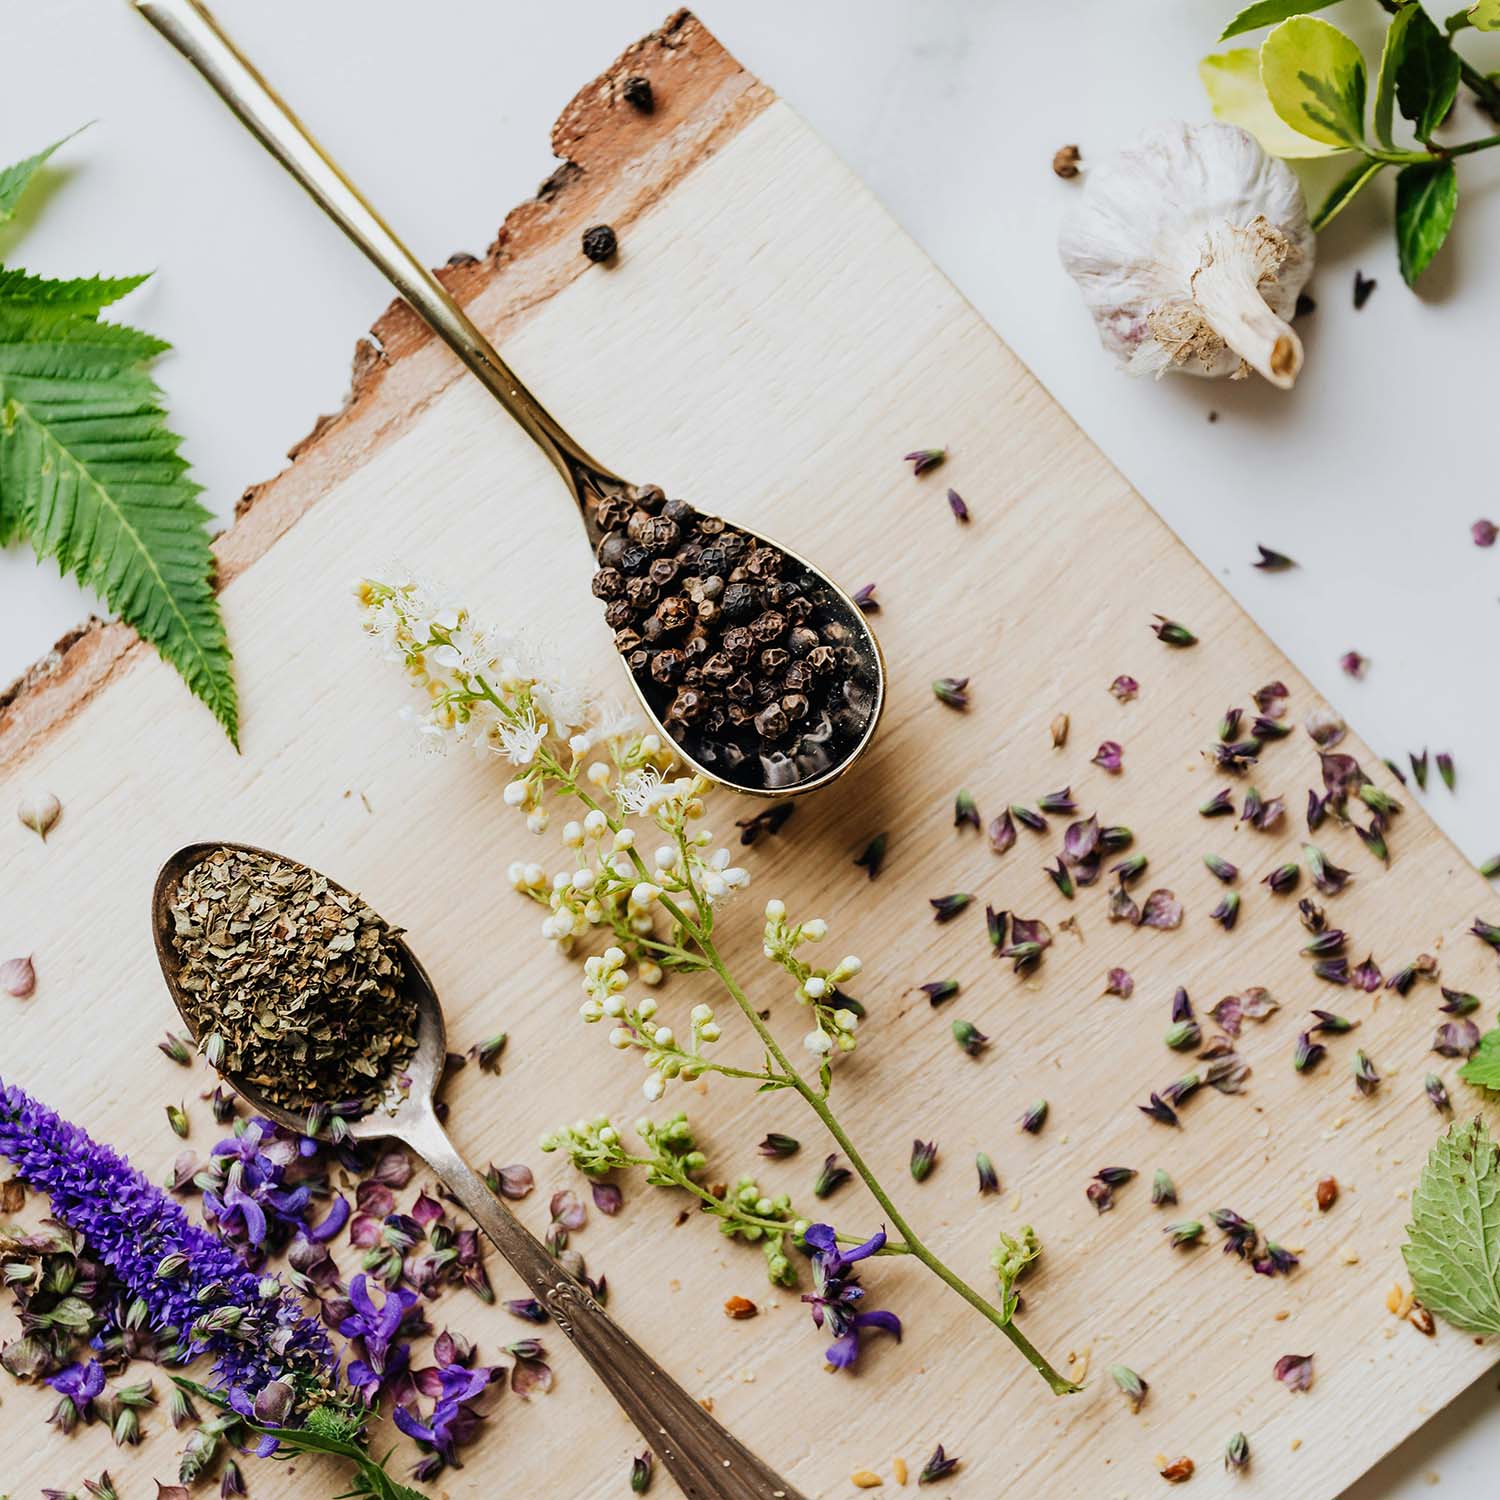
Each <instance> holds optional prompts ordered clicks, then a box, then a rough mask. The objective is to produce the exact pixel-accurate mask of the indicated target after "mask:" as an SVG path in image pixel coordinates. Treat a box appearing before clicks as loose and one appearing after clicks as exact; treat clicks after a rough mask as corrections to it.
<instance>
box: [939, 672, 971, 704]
mask: <svg viewBox="0 0 1500 1500" xmlns="http://www.w3.org/2000/svg"><path fill="white" fill-rule="evenodd" d="M932 691H933V693H934V694H935V695H936V697H937V700H938V702H939V703H946V704H947V705H948V707H949V708H957V709H965V708H967V707H968V706H969V679H968V678H967V677H939V678H937V679H936V680H935V681H934V682H933V684H932Z"/></svg>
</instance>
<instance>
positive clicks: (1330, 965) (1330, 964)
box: [1313, 958, 1349, 984]
mask: <svg viewBox="0 0 1500 1500" xmlns="http://www.w3.org/2000/svg"><path fill="white" fill-rule="evenodd" d="M1313 973H1314V974H1316V975H1317V976H1318V978H1319V979H1322V980H1325V981H1326V982H1327V983H1329V984H1348V983H1349V960H1348V959H1347V958H1320V959H1319V960H1318V961H1317V963H1315V964H1314V965H1313Z"/></svg>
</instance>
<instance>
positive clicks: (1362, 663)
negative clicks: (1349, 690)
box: [1339, 651, 1370, 679]
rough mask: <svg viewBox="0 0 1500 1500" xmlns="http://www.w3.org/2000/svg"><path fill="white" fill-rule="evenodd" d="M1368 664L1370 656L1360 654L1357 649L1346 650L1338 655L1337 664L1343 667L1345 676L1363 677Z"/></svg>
mask: <svg viewBox="0 0 1500 1500" xmlns="http://www.w3.org/2000/svg"><path fill="white" fill-rule="evenodd" d="M1369 665H1370V658H1369V657H1368V656H1361V655H1360V654H1359V652H1358V651H1346V652H1344V654H1343V655H1342V656H1341V657H1339V666H1340V667H1342V668H1343V670H1344V675H1345V676H1346V677H1353V678H1355V679H1358V678H1361V677H1363V676H1364V675H1365V671H1366V669H1367V668H1368V667H1369Z"/></svg>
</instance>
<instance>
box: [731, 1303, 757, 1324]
mask: <svg viewBox="0 0 1500 1500" xmlns="http://www.w3.org/2000/svg"><path fill="white" fill-rule="evenodd" d="M759 1311H760V1309H759V1308H758V1307H757V1306H756V1305H755V1304H754V1303H753V1302H752V1301H751V1300H750V1299H749V1298H748V1297H726V1298H725V1299H724V1316H725V1317H726V1318H733V1319H734V1320H735V1321H736V1322H740V1323H743V1322H744V1321H746V1319H749V1318H753V1317H754V1316H755V1315H756V1313H758V1312H759Z"/></svg>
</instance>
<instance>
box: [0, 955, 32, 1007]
mask: <svg viewBox="0 0 1500 1500" xmlns="http://www.w3.org/2000/svg"><path fill="white" fill-rule="evenodd" d="M0 990H4V991H5V993H6V994H7V995H11V996H13V997H14V998H15V999H17V1000H27V999H30V997H31V996H32V994H34V993H35V991H36V967H35V965H33V963H32V962H31V959H30V957H26V958H7V959H6V960H5V962H4V963H0Z"/></svg>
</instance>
